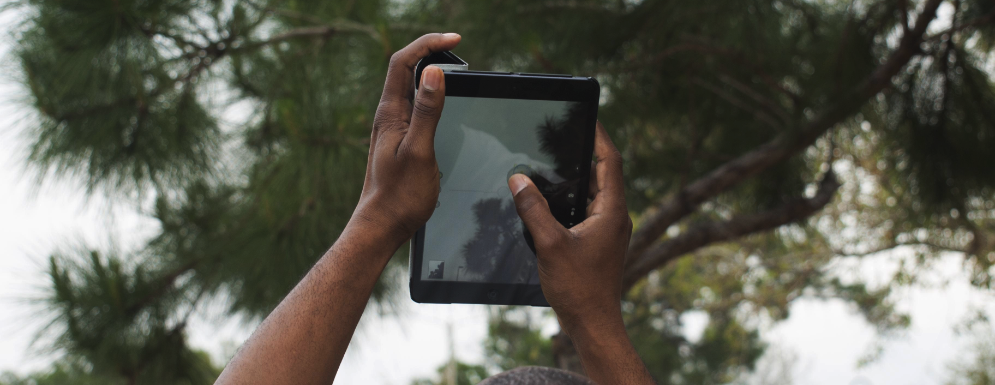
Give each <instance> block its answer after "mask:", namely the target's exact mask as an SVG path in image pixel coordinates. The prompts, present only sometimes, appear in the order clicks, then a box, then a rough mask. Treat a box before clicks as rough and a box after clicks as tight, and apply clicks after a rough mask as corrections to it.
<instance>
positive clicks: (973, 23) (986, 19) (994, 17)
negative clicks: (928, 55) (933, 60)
mask: <svg viewBox="0 0 995 385" xmlns="http://www.w3.org/2000/svg"><path fill="white" fill-rule="evenodd" d="M992 22H995V12H991V13H989V14H987V15H985V16H980V17H976V18H974V19H971V20H968V21H966V22H964V23H962V24H956V25H954V26H951V27H950V28H948V29H946V30H945V31H940V32H937V33H935V34H932V35H929V37H927V38H926V40H936V39H939V38H941V37H943V36H944V35H951V34H954V33H956V32H960V31H963V30H965V29H967V28H972V27H977V26H979V25H983V24H988V23H992Z"/></svg>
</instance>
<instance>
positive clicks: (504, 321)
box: [484, 307, 556, 371]
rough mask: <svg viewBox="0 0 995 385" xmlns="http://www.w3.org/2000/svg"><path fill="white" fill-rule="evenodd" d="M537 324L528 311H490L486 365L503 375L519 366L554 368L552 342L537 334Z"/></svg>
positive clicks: (485, 344) (505, 309) (499, 309)
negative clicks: (491, 366) (503, 372)
mask: <svg viewBox="0 0 995 385" xmlns="http://www.w3.org/2000/svg"><path fill="white" fill-rule="evenodd" d="M547 315H549V314H548V313H547ZM539 321H541V320H535V319H532V317H531V315H530V313H529V312H528V311H527V310H526V311H520V310H519V311H516V309H514V308H509V307H499V308H495V309H493V310H492V311H491V315H490V320H489V325H488V328H487V340H486V341H485V342H484V352H485V355H486V360H487V362H488V364H490V365H493V366H496V367H498V368H500V369H501V370H502V371H505V370H511V369H514V368H517V367H520V366H551V367H555V366H556V364H555V363H554V362H553V348H552V346H553V344H552V341H551V340H550V339H549V338H546V337H544V336H543V335H542V334H541V333H540V331H539V329H538V327H539V324H540V322H539Z"/></svg>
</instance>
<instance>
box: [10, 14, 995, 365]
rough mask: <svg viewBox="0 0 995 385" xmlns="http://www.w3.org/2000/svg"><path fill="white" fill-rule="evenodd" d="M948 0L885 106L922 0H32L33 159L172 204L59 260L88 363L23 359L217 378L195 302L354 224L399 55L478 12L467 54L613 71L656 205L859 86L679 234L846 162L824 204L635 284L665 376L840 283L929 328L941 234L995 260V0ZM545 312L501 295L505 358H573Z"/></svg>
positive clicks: (889, 325)
mask: <svg viewBox="0 0 995 385" xmlns="http://www.w3.org/2000/svg"><path fill="white" fill-rule="evenodd" d="M946 2H947V3H949V4H951V5H953V13H952V17H953V19H952V20H953V22H952V25H951V27H952V28H954V29H953V30H951V31H952V32H944V31H939V32H937V31H931V32H930V33H934V34H935V35H928V36H927V37H926V38H925V41H924V42H923V44H920V45H919V46H920V47H921V52H917V53H916V54H915V55H914V56H913V59H911V61H910V62H909V64H908V65H907V66H905V67H903V69H902V70H901V71H900V72H899V74H898V75H897V76H895V77H894V78H893V79H891V84H890V87H887V88H885V90H884V91H883V92H882V93H881V94H880V95H877V96H875V97H872V98H870V99H869V100H868V101H867V102H866V103H864V102H863V101H862V100H857V101H854V100H850V98H852V96H851V95H852V94H851V92H852V91H853V90H855V89H857V88H858V87H860V86H861V85H862V84H865V82H866V81H867V79H869V78H870V76H871V75H872V74H873V73H874V72H875V70H876V68H878V66H879V65H881V63H884V62H886V61H887V59H888V57H889V55H890V54H891V52H893V51H894V50H895V49H896V41H897V39H898V36H901V34H902V33H903V30H904V28H905V25H904V23H906V19H908V18H909V17H914V16H915V10H917V9H919V8H920V5H921V4H922V1H873V0H858V1H851V2H838V1H799V0H771V1H741V0H723V1H717V2H716V1H713V2H686V1H685V2H680V1H664V0H644V1H608V0H594V1H583V2H557V1H553V2H535V1H530V0H506V1H501V2H493V1H482V0H481V1H469V2H457V1H452V0H414V1H387V0H376V1H352V2H303V1H276V0H272V1H270V0H249V1H241V2H222V1H216V0H95V1H73V0H21V1H20V2H18V3H17V4H18V5H19V6H20V7H21V9H23V10H25V11H26V12H25V15H27V20H26V22H25V23H23V24H21V25H19V26H18V27H16V28H17V30H16V31H15V32H16V34H15V36H16V37H17V40H18V43H19V45H18V48H17V50H16V52H15V55H16V58H17V59H18V62H19V64H20V68H21V70H22V71H21V76H22V78H23V80H24V84H25V87H26V88H27V90H29V92H30V96H31V99H30V103H31V107H32V108H33V110H34V111H36V112H37V113H38V120H37V122H36V123H37V124H36V125H35V126H34V127H33V129H32V130H31V131H30V132H29V134H30V135H31V139H32V143H33V145H32V147H31V150H32V152H31V155H30V158H29V161H30V162H31V164H32V165H34V166H36V167H37V168H38V169H39V170H40V171H41V172H43V173H47V174H55V175H61V176H73V177H81V178H83V179H84V180H85V181H86V182H87V184H88V186H89V188H90V190H91V192H92V191H97V190H101V191H106V192H108V193H111V194H115V195H117V196H125V195H126V194H122V193H132V192H139V193H141V194H139V195H142V194H152V195H154V197H155V205H154V207H152V208H151V210H147V211H150V212H152V215H153V217H154V218H155V219H156V220H157V221H158V222H159V223H160V225H161V232H160V234H158V235H157V236H155V237H154V238H153V239H151V240H150V241H149V243H148V245H147V247H145V248H144V249H142V250H140V251H136V252H133V253H131V254H128V255H127V256H126V257H123V256H114V255H111V256H101V255H99V254H97V253H96V252H90V251H87V252H81V253H76V254H78V255H68V256H58V257H55V258H52V262H51V266H50V279H51V283H52V288H53V289H52V292H51V293H50V295H49V297H48V302H46V303H45V306H46V307H47V308H48V309H49V310H51V311H52V313H53V314H54V315H55V319H54V320H53V323H52V327H51V329H50V332H51V333H53V335H54V336H55V338H54V341H55V343H54V347H55V348H57V349H60V350H63V351H65V352H67V353H68V354H69V355H70V356H71V357H73V359H74V360H78V362H79V365H82V366H78V367H77V366H57V367H56V368H55V369H53V371H52V373H49V374H39V375H38V376H36V377H31V378H32V379H25V380H24V381H42V380H41V379H42V378H43V377H44V376H49V377H52V376H59V375H62V374H59V373H63V372H74V373H83V375H86V376H90V375H92V376H110V377H114V376H118V377H122V378H125V377H130V378H126V379H131V380H136V379H141V380H142V382H143V383H145V381H146V380H147V381H152V379H153V378H154V379H155V380H156V381H161V382H163V383H180V382H184V381H187V382H189V383H194V382H205V381H209V380H210V379H212V378H213V376H214V375H216V371H213V369H211V366H210V365H209V364H208V361H207V360H205V359H203V357H202V356H201V355H199V353H196V352H194V351H192V350H191V349H189V348H188V347H187V346H186V342H185V338H184V333H183V330H184V327H185V324H184V322H183V320H184V319H185V318H186V316H187V315H188V314H189V313H190V311H191V310H192V309H196V308H197V307H198V306H200V305H201V303H202V299H203V298H211V297H220V298H226V299H228V300H229V301H228V304H229V309H230V311H231V312H233V313H241V314H246V315H250V316H255V317H260V316H263V315H265V314H267V313H268V312H269V311H270V310H271V309H272V308H273V307H274V306H275V305H276V304H277V303H278V302H279V301H280V299H281V298H283V296H284V295H285V294H286V293H287V292H288V291H289V290H290V289H291V288H292V287H293V285H294V284H296V282H297V281H298V280H299V279H300V277H301V276H303V274H304V273H305V272H306V271H307V270H308V269H309V268H310V266H311V265H312V264H313V263H314V261H315V260H317V259H318V258H319V257H320V256H321V254H322V253H323V252H324V251H325V250H326V248H327V247H329V245H331V244H332V243H333V242H334V240H335V239H336V237H337V236H338V234H339V233H340V232H341V230H342V228H343V226H345V224H346V223H347V221H348V219H349V217H350V215H351V213H352V210H353V208H354V207H355V204H356V202H357V201H358V199H359V193H360V191H361V189H362V186H363V179H364V169H365V166H366V160H367V155H366V154H367V150H368V149H367V147H368V144H369V142H368V137H369V129H370V126H371V125H372V120H373V116H374V114H375V110H376V106H377V103H378V98H379V94H380V90H381V89H382V86H383V79H384V74H385V73H386V69H387V65H388V61H389V57H390V55H391V54H392V53H393V52H394V51H395V50H397V49H399V48H400V47H403V46H404V45H406V44H407V43H408V42H410V41H411V40H412V39H414V38H416V37H417V36H419V35H421V34H422V33H425V32H434V31H454V32H459V33H461V34H462V35H463V38H464V40H463V43H462V45H461V46H460V47H459V48H458V49H457V50H456V52H457V54H459V55H460V56H461V57H463V58H465V59H467V61H468V62H470V64H471V69H480V70H507V71H523V72H547V73H572V74H577V75H585V76H594V77H596V78H597V79H598V80H599V82H600V83H601V85H602V87H603V90H602V95H603V100H602V105H601V108H600V112H599V118H600V119H601V121H602V122H604V123H605V126H606V127H607V128H608V130H609V132H610V134H611V135H612V137H613V140H614V141H615V143H616V145H617V147H618V148H619V149H620V150H621V151H622V153H623V155H624V157H625V175H626V178H625V182H626V187H627V189H626V190H627V200H628V203H629V207H630V210H631V211H632V213H633V220H634V221H635V222H636V223H637V227H638V226H639V225H640V222H641V221H643V220H646V218H647V217H649V215H648V214H651V213H652V212H653V207H655V206H656V205H658V204H660V203H661V202H662V201H664V200H665V199H669V198H668V197H670V196H671V195H672V194H674V193H675V192H676V191H678V189H680V188H681V187H683V186H687V185H688V184H689V183H691V182H693V181H695V180H698V179H699V178H702V177H703V176H706V175H708V174H709V173H711V172H712V171H714V170H715V169H717V168H719V167H721V166H723V165H727V164H728V162H729V161H730V160H732V159H735V158H736V157H739V156H742V155H743V154H746V153H749V152H750V151H754V150H757V149H758V148H763V147H762V146H764V145H765V143H769V142H770V141H771V140H772V139H773V138H776V137H791V136H792V135H795V134H797V133H798V132H799V131H800V130H801V129H802V128H804V127H805V125H806V124H808V123H809V122H811V121H812V120H813V119H815V118H816V117H818V116H821V115H820V113H822V112H824V111H826V110H827V109H830V108H831V107H833V106H838V105H849V104H852V103H855V102H860V103H861V104H862V105H860V106H856V107H860V113H859V114H856V115H852V114H851V115H852V116H851V115H847V116H841V117H838V119H837V120H836V121H834V122H833V124H832V125H833V128H832V130H831V131H830V133H829V134H827V135H824V136H822V139H820V140H818V141H817V142H816V143H815V144H813V145H811V146H809V147H808V148H807V149H806V150H804V151H802V152H801V153H799V154H796V155H795V156H792V157H789V158H788V159H787V160H785V161H781V162H779V163H777V164H775V165H772V166H770V167H768V168H765V169H764V170H763V171H762V172H760V173H759V174H757V175H756V176H754V177H752V178H749V179H746V180H744V181H742V182H740V183H737V184H735V185H734V186H731V187H730V188H729V189H726V190H722V191H714V192H710V193H714V195H712V198H711V199H709V200H708V201H707V202H706V203H705V204H703V205H701V206H700V207H696V208H695V209H694V210H692V211H693V212H692V213H691V214H690V215H688V216H687V217H686V218H684V219H683V220H682V221H681V222H679V223H676V224H674V225H673V226H671V229H670V231H668V232H667V234H665V235H664V236H662V239H661V240H668V239H673V238H675V237H677V236H679V235H681V234H684V233H686V232H692V231H695V229H697V228H699V227H700V226H702V225H707V224H710V223H718V222H723V221H729V220H731V219H732V218H738V217H741V216H744V215H752V214H764V213H770V212H771V210H772V209H774V208H776V207H780V206H781V205H784V204H785V202H789V201H791V200H794V199H798V198H799V197H803V196H809V195H811V193H812V192H813V191H815V188H816V181H817V180H818V178H820V177H821V176H822V175H823V173H825V172H827V171H829V170H833V171H834V172H835V173H836V174H838V175H839V176H840V179H841V180H842V181H843V182H844V183H843V187H842V188H840V190H839V195H838V198H837V199H836V200H834V201H833V202H832V203H831V204H830V205H828V206H827V207H826V208H825V210H824V211H822V212H820V213H819V214H817V215H815V216H813V217H811V218H807V219H802V220H800V221H796V222H795V223H794V224H792V225H789V226H784V227H781V228H779V229H777V230H775V231H761V232H760V233H758V234H753V235H751V236H748V237H745V238H741V239H737V240H734V241H732V242H726V243H713V244H707V245H706V246H705V247H701V248H698V249H696V250H692V251H690V252H688V253H687V255H685V256H681V257H680V258H676V259H675V260H673V261H671V262H670V263H666V264H664V265H662V266H660V267H659V268H658V269H656V270H654V271H653V272H651V273H649V274H648V276H646V277H644V278H645V279H642V280H641V281H639V282H638V283H637V284H636V285H635V287H634V288H633V290H632V291H630V292H629V293H626V296H625V298H624V307H623V309H624V312H625V318H626V322H627V326H628V328H629V333H630V335H631V336H632V340H633V341H634V344H635V345H636V348H637V350H638V351H639V352H640V354H641V355H642V356H643V357H644V359H645V361H646V362H647V365H648V366H649V367H650V370H651V371H652V373H653V375H654V376H655V378H657V380H658V381H660V382H661V383H725V382H729V381H734V380H737V379H738V378H740V377H741V376H742V375H743V374H744V373H746V372H748V371H750V370H752V368H753V366H754V365H755V363H756V361H757V358H758V357H759V355H760V354H761V353H762V352H763V349H764V344H763V342H762V338H761V336H760V334H759V331H760V328H759V326H758V325H760V324H761V323H762V322H760V321H761V320H771V321H775V322H776V321H779V320H783V319H785V318H786V317H788V315H789V310H790V306H791V303H792V302H793V301H794V300H795V299H797V298H802V297H810V298H812V297H814V298H827V299H828V298H835V299H841V300H843V301H845V302H846V303H848V304H850V305H851V306H852V307H853V308H854V309H855V310H857V311H859V312H860V313H861V314H863V315H864V316H865V318H866V319H867V321H868V322H870V323H871V324H872V325H874V326H875V327H876V328H877V329H878V330H879V332H881V334H888V333H889V332H890V331H892V330H895V329H900V328H903V327H906V326H907V325H908V324H909V322H910V321H909V319H908V317H907V316H905V315H903V314H901V313H899V312H897V311H896V309H895V306H894V303H893V299H892V298H891V293H892V290H893V289H894V288H896V287H900V286H904V285H912V284H915V283H916V282H917V278H916V277H917V274H918V272H920V271H923V270H925V269H928V268H929V264H930V261H931V260H932V259H933V258H932V257H933V256H934V255H935V254H936V252H937V251H941V250H951V251H959V252H962V253H964V254H965V255H966V256H967V263H966V268H967V269H968V270H969V272H970V273H971V274H972V279H973V282H974V283H975V284H976V285H978V286H981V287H990V285H991V281H992V280H991V276H992V272H991V269H992V265H993V264H995V235H993V234H995V199H993V195H992V193H993V190H992V186H993V185H995V171H993V169H992V168H991V167H989V165H991V164H995V152H992V151H989V149H990V148H992V146H993V144H995V143H993V142H992V141H993V140H995V115H993V113H992V111H995V91H993V84H992V80H991V73H990V69H986V67H985V66H986V65H989V64H986V63H990V62H991V60H992V57H991V51H992V49H993V47H995V20H992V16H991V15H993V12H995V5H993V4H992V3H991V2H990V1H985V0H947V1H946ZM907 11H908V12H909V13H906V12H907ZM986 71H988V72H986ZM856 107H855V108H856ZM232 115H237V116H239V119H238V120H237V121H234V122H230V124H222V123H229V121H230V120H231V116H232ZM746 171H748V170H744V172H746ZM896 246H904V247H909V248H910V250H911V251H913V252H915V253H916V258H913V259H911V260H909V261H903V262H902V264H901V266H900V267H899V269H898V271H897V272H896V273H895V275H894V277H893V279H892V280H891V282H887V283H885V284H882V285H869V284H867V283H865V282H862V281H860V280H859V279H858V278H859V277H858V278H855V277H853V276H846V275H840V274H836V272H834V271H833V269H832V268H833V263H834V262H839V261H841V259H843V260H849V259H846V258H841V257H840V256H841V255H846V256H852V258H854V259H856V258H859V257H860V256H862V255H866V254H870V253H873V252H875V251H879V250H887V249H890V248H894V247H896ZM398 254H399V257H398V258H394V260H392V262H391V263H390V264H389V265H388V269H387V271H386V272H385V274H384V275H383V277H382V279H381V282H380V284H379V285H378V286H377V288H376V291H375V295H374V302H375V303H377V304H380V305H382V306H383V307H382V308H381V310H389V308H390V306H391V304H392V301H394V300H395V299H396V296H394V293H396V292H398V288H399V287H400V285H403V284H404V277H405V275H406V274H405V271H404V265H406V264H407V261H406V259H405V258H404V257H403V256H404V255H406V250H403V249H402V250H401V251H400V252H399V253H398ZM847 258H851V257H847ZM525 314H527V313H523V312H520V311H517V310H513V309H503V308H502V309H498V310H495V313H494V314H493V315H492V317H491V321H490V322H491V324H490V329H489V337H488V340H487V341H486V343H485V344H486V345H485V348H486V351H487V357H488V365H490V367H495V368H501V369H510V368H513V367H517V366H520V365H526V364H528V365H553V364H554V362H553V358H552V356H553V350H554V349H553V345H552V342H551V341H550V340H549V339H548V338H545V337H543V335H542V334H541V333H539V331H538V329H537V328H538V326H537V325H538V324H537V323H536V322H533V321H536V320H530V319H528V318H527V317H526V316H525ZM686 314H702V315H705V316H707V325H706V327H705V332H704V333H703V335H702V337H701V338H700V340H697V341H694V342H692V341H688V340H687V339H686V338H685V334H684V329H685V325H683V324H682V322H684V321H682V319H683V317H682V316H683V315H686ZM74 362H75V361H74ZM73 365H76V364H73ZM460 368H461V369H460V373H467V375H468V376H469V374H473V373H476V375H478V376H482V375H483V374H482V373H485V372H484V371H482V369H481V368H479V367H473V366H465V365H464V366H461V367H460ZM478 369H479V370H478ZM461 375H462V374H461ZM44 378H48V377H44ZM52 378H55V377H52ZM81 378H82V377H81ZM100 378H104V377H100ZM114 378H117V377H114ZM461 378H463V377H461ZM466 378H467V379H468V381H470V380H469V379H470V378H472V377H466ZM11 381H14V380H11ZM18 381H20V380H18ZM470 382H472V381H470Z"/></svg>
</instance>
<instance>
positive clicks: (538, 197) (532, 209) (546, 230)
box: [508, 174, 566, 247]
mask: <svg viewBox="0 0 995 385" xmlns="http://www.w3.org/2000/svg"><path fill="white" fill-rule="evenodd" d="M508 187H509V188H510V189H511V194H512V195H513V196H514V198H515V208H516V209H517V210H518V216H519V217H521V218H522V222H525V226H526V227H527V228H528V229H529V232H530V233H532V238H533V239H535V242H536V245H537V247H538V245H542V244H545V245H550V244H554V243H556V242H557V240H558V239H559V238H560V237H562V236H563V235H564V232H565V231H566V228H565V227H563V225H561V224H560V222H557V221H556V218H554V217H553V213H551V212H549V203H547V202H546V198H543V196H542V193H540V192H539V189H538V188H537V187H536V185H535V184H534V183H532V180H531V179H529V177H527V176H525V175H522V174H515V175H512V176H511V178H508Z"/></svg>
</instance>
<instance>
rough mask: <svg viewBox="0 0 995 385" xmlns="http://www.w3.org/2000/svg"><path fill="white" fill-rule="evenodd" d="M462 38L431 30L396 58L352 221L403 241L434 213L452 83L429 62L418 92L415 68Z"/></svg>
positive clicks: (374, 122)
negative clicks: (440, 130)
mask: <svg viewBox="0 0 995 385" xmlns="http://www.w3.org/2000/svg"><path fill="white" fill-rule="evenodd" d="M459 42H460V36H459V35H457V34H454V33H447V34H428V35H425V36H422V37H420V38H418V40H415V41H414V42H412V43H411V44H408V46H407V47H404V48H403V49H401V50H400V51H397V53H395V54H394V55H393V56H391V58H390V67H389V69H388V70H387V81H386V84H384V90H383V96H381V97H380V105H379V106H378V107H377V114H376V117H375V118H374V121H373V134H372V136H371V137H370V155H369V160H368V162H367V166H366V179H365V181H364V182H363V193H362V195H361V196H360V198H359V204H358V205H357V207H356V211H355V212H354V214H353V219H352V220H351V221H350V222H355V221H361V222H364V223H366V224H370V225H372V226H374V227H375V228H378V229H382V230H385V231H387V234H386V235H387V236H388V237H389V238H390V239H391V240H393V241H396V242H403V241H404V240H406V239H408V238H411V236H412V235H414V233H415V231H417V230H418V229H419V228H420V227H421V226H422V225H424V224H425V222H426V221H428V218H429V217H431V216H432V212H433V211H434V210H435V204H436V202H437V201H438V198H439V179H440V177H439V166H438V164H437V163H436V161H435V128H436V125H437V124H438V123H439V117H440V116H441V114H442V106H443V103H444V101H445V91H446V86H445V78H444V77H443V74H442V70H441V69H439V67H435V66H429V67H427V68H425V70H424V71H423V72H422V77H421V86H420V87H419V89H418V93H417V96H415V92H414V68H415V65H416V64H417V63H418V61H419V60H420V59H421V58H423V57H425V56H428V55H429V54H430V53H431V52H437V51H445V50H450V49H453V48H454V47H456V45H457V44H459Z"/></svg>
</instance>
